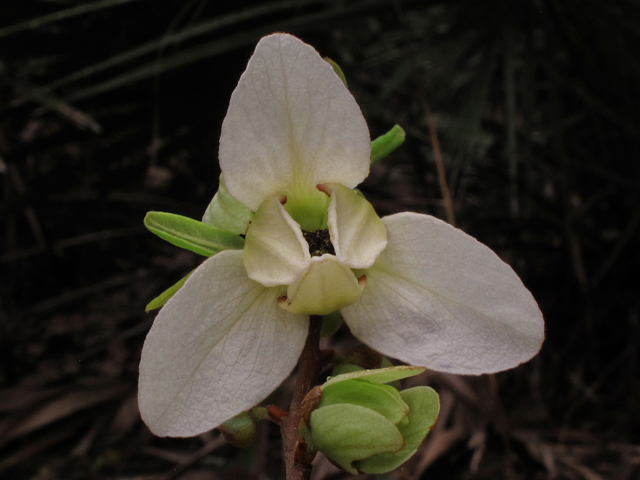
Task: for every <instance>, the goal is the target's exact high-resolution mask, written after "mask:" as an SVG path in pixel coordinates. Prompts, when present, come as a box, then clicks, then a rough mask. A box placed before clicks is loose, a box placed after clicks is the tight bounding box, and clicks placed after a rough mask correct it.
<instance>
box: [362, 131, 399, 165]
mask: <svg viewBox="0 0 640 480" xmlns="http://www.w3.org/2000/svg"><path fill="white" fill-rule="evenodd" d="M405 136H406V134H405V133H404V130H403V129H402V127H401V126H400V125H394V127H393V128H392V129H391V130H389V131H388V132H387V133H385V134H384V135H382V136H380V137H378V138H376V139H375V140H374V141H373V142H371V165H375V164H376V163H378V162H379V161H380V160H382V159H383V158H384V157H386V156H387V155H389V154H390V153H391V152H393V151H394V150H395V149H396V148H398V147H399V146H400V145H402V142H404V138H405Z"/></svg>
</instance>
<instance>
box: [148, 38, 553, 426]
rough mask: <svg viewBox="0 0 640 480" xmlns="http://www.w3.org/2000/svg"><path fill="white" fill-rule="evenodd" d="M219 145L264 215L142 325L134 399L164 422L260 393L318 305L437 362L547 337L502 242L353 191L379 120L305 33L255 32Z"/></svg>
mask: <svg viewBox="0 0 640 480" xmlns="http://www.w3.org/2000/svg"><path fill="white" fill-rule="evenodd" d="M219 153H220V165H221V169H222V174H223V179H224V182H225V185H226V187H227V189H228V191H229V193H230V194H231V195H232V196H233V197H235V199H237V200H238V201H240V202H241V203H242V204H244V205H245V206H246V207H248V208H249V209H251V210H252V211H255V212H256V213H255V216H254V217H253V221H252V223H251V224H250V226H249V228H248V230H247V234H246V244H245V248H244V251H237V250H226V251H223V252H220V253H218V254H216V255H214V256H212V257H211V258H209V259H207V260H206V261H205V262H204V263H203V264H202V265H201V266H200V267H198V269H196V271H195V272H193V274H192V275H191V276H190V277H189V279H188V280H187V281H186V283H185V284H184V286H183V287H182V288H181V289H180V290H179V291H178V292H177V294H176V295H175V296H174V297H173V298H172V299H171V300H169V302H168V303H167V304H166V305H165V306H164V308H163V309H162V310H161V311H160V313H159V314H158V316H157V318H156V320H155V323H154V325H153V327H152V328H151V331H150V332H149V335H148V336H147V339H146V341H145V344H144V349H143V352H142V360H141V363H140V385H139V403H140V411H141V414H142V417H143V419H144V421H145V422H146V423H147V425H148V426H149V428H150V429H151V430H152V431H153V432H154V433H155V434H157V435H161V436H180V437H182V436H192V435H197V434H199V433H201V432H204V431H207V430H210V429H211V428H214V427H217V426H218V425H220V424H222V423H223V422H225V421H226V420H228V419H230V418H232V417H234V416H235V415H237V414H239V413H240V412H242V411H244V410H247V409H249V408H251V407H253V406H254V405H256V404H257V403H259V402H260V401H262V400H264V399H265V398H266V397H267V396H268V395H269V394H270V393H271V392H272V391H273V390H274V389H276V388H277V387H278V385H279V384H280V383H281V382H282V381H283V380H284V379H285V378H286V377H287V376H288V375H289V374H290V373H291V371H292V369H293V368H294V367H295V365H296V363H297V361H298V358H299V356H300V353H301V351H302V349H303V346H304V342H305V338H306V334H307V330H308V325H309V315H310V314H314V315H324V314H328V313H330V312H332V311H334V310H337V309H340V310H341V312H342V315H343V317H344V319H345V322H346V323H347V325H348V326H349V328H350V329H351V332H352V333H353V334H354V335H355V336H356V337H357V338H358V339H360V340H361V341H362V342H364V343H365V344H367V345H369V346H370V347H372V348H374V349H375V350H377V351H379V352H381V353H383V354H385V355H387V356H390V357H394V358H397V359H399V360H401V361H403V362H406V363H409V364H412V365H420V366H425V367H427V368H430V369H433V370H437V371H441V372H451V373H458V374H481V373H490V372H498V371H501V370H505V369H508V368H512V367H515V366H516V365H518V364H520V363H522V362H525V361H527V360H529V359H530V358H531V357H532V356H534V355H535V354H536V353H537V352H538V350H539V349H540V345H541V343H542V341H543V338H544V323H543V319H542V315H541V313H540V310H539V309H538V306H537V304H536V302H535V300H534V299H533V297H532V296H531V294H530V293H529V291H528V290H527V289H526V288H525V287H524V286H523V285H522V282H521V281H520V279H519V278H518V277H517V275H516V274H515V273H514V272H513V270H512V269H511V268H510V267H509V266H508V265H506V264H505V263H503V262H502V261H501V260H500V259H499V258H498V256H497V255H496V254H495V253H493V252H492V251H491V250H490V249H489V248H487V247H486V246H484V245H482V244H481V243H479V242H477V241H476V240H474V239H473V238H472V237H470V236H468V235H466V234H465V233H463V232H462V231H460V230H457V229H455V228H453V227H451V226H450V225H448V224H446V223H444V222H442V221H440V220H438V219H436V218H433V217H430V216H427V215H419V214H415V213H401V214H397V215H391V216H389V217H385V218H383V219H380V218H379V217H378V216H377V215H376V214H375V212H374V210H373V208H372V207H371V205H370V204H369V203H368V202H367V201H366V200H364V199H363V198H362V197H360V196H359V195H358V194H357V193H355V192H354V191H353V190H352V189H353V188H354V187H356V185H358V184H359V183H360V182H362V181H363V180H364V179H365V177H366V176H367V174H368V173H369V162H370V139H369V132H368V129H367V126H366V123H365V121H364V118H363V116H362V113H361V112H360V109H359V107H358V105H357V104H356V102H355V100H354V99H353V97H352V96H351V94H350V93H349V91H348V90H347V89H346V87H345V86H344V85H343V83H342V82H341V80H340V79H339V78H338V76H337V75H336V74H335V73H334V71H333V69H332V67H331V66H330V65H329V64H328V63H326V62H325V61H324V60H322V58H320V56H319V55H318V53H317V52H316V51H315V50H314V49H313V48H312V47H310V46H309V45H306V44H304V43H303V42H301V41H300V40H298V39H297V38H295V37H292V36H290V35H285V34H275V35H270V36H268V37H265V38H263V39H262V40H261V41H260V42H259V44H258V46H257V47H256V50H255V53H254V54H253V56H252V57H251V59H250V61H249V65H248V66H247V70H246V71H245V72H244V74H243V75H242V77H241V78H240V82H239V83H238V86H237V87H236V89H235V91H234V92H233V95H232V96H231V102H230V105H229V111H228V113H227V116H226V118H225V120H224V123H223V126H222V136H221V138H220V152H219ZM285 199H286V201H285ZM282 202H285V203H284V204H283V203H282ZM301 227H302V228H301ZM326 229H328V232H329V233H330V241H331V244H332V246H333V248H334V250H335V254H333V253H331V246H328V242H327V240H328V239H327V238H326V237H327V235H326V233H324V234H323V232H322V230H326ZM303 230H304V231H305V232H306V233H304V234H303ZM318 230H320V232H316V233H315V236H316V237H319V238H316V240H318V241H319V242H320V244H322V242H324V244H323V245H320V246H318V249H319V250H320V252H319V254H318V255H316V256H312V255H311V253H310V249H309V245H308V243H307V240H306V239H305V237H306V238H307V239H311V237H313V236H314V235H312V234H310V233H309V232H314V231H318ZM323 235H324V237H323ZM313 248H315V247H313ZM323 252H329V253H323ZM314 253H318V252H315V251H314Z"/></svg>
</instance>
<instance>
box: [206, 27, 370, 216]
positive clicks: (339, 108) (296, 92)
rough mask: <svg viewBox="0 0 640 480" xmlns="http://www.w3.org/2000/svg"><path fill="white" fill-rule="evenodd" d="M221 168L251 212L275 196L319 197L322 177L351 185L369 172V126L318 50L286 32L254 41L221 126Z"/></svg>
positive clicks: (230, 191)
mask: <svg viewBox="0 0 640 480" xmlns="http://www.w3.org/2000/svg"><path fill="white" fill-rule="evenodd" d="M219 153H220V155H219V158H220V167H221V169H222V174H223V177H224V182H225V185H226V186H227V189H228V190H229V193H231V195H233V197H234V198H236V199H238V200H239V201H240V202H242V203H243V204H244V205H246V206H247V207H249V208H250V209H251V210H254V211H255V210H256V209H257V208H258V207H259V206H260V204H261V203H262V201H263V200H264V199H265V198H267V197H270V196H274V195H286V196H287V197H288V198H290V199H291V198H292V197H295V196H296V195H304V194H307V193H308V194H310V195H317V193H318V192H317V190H316V188H315V186H316V185H317V184H319V183H329V182H339V183H342V184H344V185H347V186H348V187H351V188H353V187H355V186H356V185H357V184H359V183H360V182H362V180H364V178H365V177H366V176H367V174H368V172H369V162H370V155H371V145H370V138H369V131H368V128H367V124H366V123H365V121H364V118H363V116H362V113H361V111H360V108H359V107H358V105H357V104H356V102H355V100H354V98H353V96H352V95H351V94H350V93H349V91H348V90H347V88H346V87H345V86H344V84H343V83H342V80H340V78H339V77H338V76H337V75H336V74H335V72H334V71H333V68H332V67H331V65H329V64H328V63H327V62H325V61H324V60H323V59H322V58H321V57H320V55H319V54H318V52H316V51H315V50H314V49H313V48H312V47H311V46H309V45H307V44H305V43H303V42H302V41H300V40H299V39H297V38H295V37H292V36H291V35H286V34H274V35H269V36H267V37H264V38H263V39H262V40H260V42H259V43H258V46H257V47H256V50H255V52H254V54H253V56H252V57H251V59H250V60H249V64H248V66H247V70H246V71H245V72H244V73H243V74H242V77H241V78H240V81H239V83H238V86H237V87H236V89H235V90H234V92H233V94H232V96H231V102H230V104H229V110H228V112H227V116H226V117H225V119H224V122H223V124H222V135H221V137H220V152H219Z"/></svg>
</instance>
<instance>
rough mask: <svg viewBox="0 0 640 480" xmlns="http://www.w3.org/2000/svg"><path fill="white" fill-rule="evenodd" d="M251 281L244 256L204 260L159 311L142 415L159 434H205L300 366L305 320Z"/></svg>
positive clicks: (147, 349)
mask: <svg viewBox="0 0 640 480" xmlns="http://www.w3.org/2000/svg"><path fill="white" fill-rule="evenodd" d="M279 293H282V292H278V290H277V289H274V288H271V289H267V288H265V287H263V286H262V285H260V284H259V283H256V282H254V281H253V280H249V279H248V278H247V275H246V272H245V269H244V265H243V263H242V253H241V252H238V251H231V250H226V251H223V252H220V253H219V254H217V255H214V256H213V257H211V258H209V259H208V260H206V261H205V262H204V263H203V264H202V265H201V266H200V267H198V268H197V269H196V271H195V272H193V274H192V275H191V276H190V277H189V279H188V280H187V281H186V283H185V284H184V286H183V287H182V288H181V289H180V290H179V291H178V292H177V293H176V294H175V295H174V297H173V298H171V300H169V302H167V304H166V305H165V306H164V307H163V308H162V310H161V311H160V313H159V314H158V316H157V317H156V319H155V322H154V324H153V326H152V327H151V331H150V332H149V334H148V335H147V339H146V340H145V343H144V347H143V350H142V359H141V361H140V383H139V393H138V401H139V405H140V413H141V414H142V419H143V420H144V421H145V423H146V424H147V425H148V426H149V428H150V429H151V431H152V432H153V433H155V434H156V435H158V436H172V437H190V436H194V435H197V434H199V433H202V432H206V431H207V430H210V429H212V428H214V427H217V426H218V425H220V424H222V423H223V422H225V421H227V420H229V419H230V418H232V417H234V416H236V415H237V414H239V413H241V412H242V411H244V410H247V409H249V408H251V407H253V406H255V405H256V404H257V403H259V402H260V401H262V400H263V399H264V398H266V397H267V396H268V395H269V394H270V393H271V392H272V391H273V390H275V389H276V388H277V387H278V385H280V383H281V382H282V381H283V380H284V379H285V378H286V377H287V376H288V375H289V373H291V370H292V369H293V368H294V367H295V365H296V363H297V361H298V358H299V356H300V353H301V352H302V348H303V346H304V341H305V338H306V334H307V330H308V324H309V322H308V318H307V317H306V316H303V315H294V314H292V313H290V312H287V311H285V310H283V309H281V308H279V307H278V305H277V297H278V294H279Z"/></svg>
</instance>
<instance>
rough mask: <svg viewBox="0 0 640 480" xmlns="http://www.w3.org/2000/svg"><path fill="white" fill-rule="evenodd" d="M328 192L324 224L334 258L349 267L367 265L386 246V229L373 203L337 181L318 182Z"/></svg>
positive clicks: (372, 262)
mask: <svg viewBox="0 0 640 480" xmlns="http://www.w3.org/2000/svg"><path fill="white" fill-rule="evenodd" d="M319 188H320V189H322V191H324V192H326V193H328V194H329V195H330V196H331V201H330V202H329V213H328V227H329V233H330V234H331V243H333V247H334V248H335V251H336V256H337V257H338V259H339V260H340V261H341V262H342V263H344V264H345V265H348V266H349V267H351V268H369V267H370V266H372V265H373V264H374V262H375V261H376V258H378V255H380V253H382V251H383V250H384V249H385V248H386V246H387V229H386V228H385V226H384V223H382V220H381V219H380V217H378V215H377V214H376V212H375V210H374V209H373V206H372V205H371V204H370V203H369V202H368V201H367V200H365V199H364V198H362V197H361V196H360V195H358V194H357V193H356V192H354V191H353V190H351V189H350V188H347V187H345V186H344V185H340V184H338V183H329V184H325V185H321V186H319Z"/></svg>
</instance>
